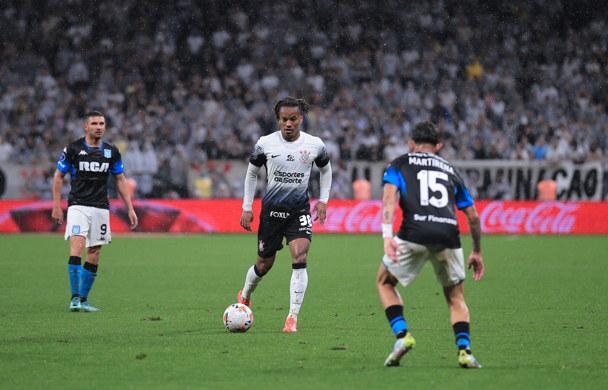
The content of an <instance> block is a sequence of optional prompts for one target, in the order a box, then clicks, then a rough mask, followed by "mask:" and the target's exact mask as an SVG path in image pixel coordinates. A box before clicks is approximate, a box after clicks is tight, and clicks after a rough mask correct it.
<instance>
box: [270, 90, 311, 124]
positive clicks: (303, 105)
mask: <svg viewBox="0 0 608 390" xmlns="http://www.w3.org/2000/svg"><path fill="white" fill-rule="evenodd" d="M283 107H297V108H298V110H299V111H300V114H302V115H304V114H308V110H310V104H308V103H307V102H306V100H304V99H296V98H294V97H292V96H287V97H286V98H285V99H282V100H279V101H278V102H277V104H275V105H274V108H273V109H272V112H274V118H275V119H276V120H277V121H278V120H279V113H280V112H281V108H283Z"/></svg>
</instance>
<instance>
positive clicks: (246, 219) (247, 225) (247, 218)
mask: <svg viewBox="0 0 608 390" xmlns="http://www.w3.org/2000/svg"><path fill="white" fill-rule="evenodd" d="M251 222H253V211H245V210H243V214H241V226H242V227H243V229H245V230H247V231H248V232H250V231H251Z"/></svg>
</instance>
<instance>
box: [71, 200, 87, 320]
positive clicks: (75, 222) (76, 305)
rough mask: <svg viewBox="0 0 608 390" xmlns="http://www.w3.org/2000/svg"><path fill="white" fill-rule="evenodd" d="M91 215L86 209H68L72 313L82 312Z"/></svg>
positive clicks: (77, 207) (73, 207) (79, 207)
mask: <svg viewBox="0 0 608 390" xmlns="http://www.w3.org/2000/svg"><path fill="white" fill-rule="evenodd" d="M90 220H91V218H90V215H89V214H88V212H87V210H86V208H85V207H82V206H71V207H68V215H67V220H66V227H65V239H66V240H69V241H70V258H69V260H68V274H69V278H70V290H71V292H72V297H71V298H70V311H80V309H81V306H80V295H79V294H80V278H81V273H82V254H83V251H84V248H85V245H86V238H85V237H86V236H87V235H88V234H89V227H90Z"/></svg>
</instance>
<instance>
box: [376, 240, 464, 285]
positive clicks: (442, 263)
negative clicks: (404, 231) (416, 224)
mask: <svg viewBox="0 0 608 390" xmlns="http://www.w3.org/2000/svg"><path fill="white" fill-rule="evenodd" d="M395 241H396V242H397V244H399V247H400V248H401V250H402V251H403V253H397V258H398V259H399V261H400V262H401V264H398V263H397V262H396V261H393V260H391V258H390V257H388V256H387V255H384V257H383V258H382V263H383V264H384V266H385V267H386V269H388V271H389V272H390V273H391V274H392V275H393V276H394V277H396V278H397V280H399V283H401V284H402V285H404V286H405V287H407V286H408V285H410V284H411V283H412V282H413V281H414V280H415V279H416V277H417V276H418V274H419V273H420V270H421V269H422V266H423V265H424V263H426V262H427V260H428V261H430V262H431V264H433V268H434V269H435V276H436V277H437V282H439V284H440V285H442V286H444V287H449V286H454V285H456V284H459V283H462V282H464V279H465V276H466V274H465V270H464V256H463V254H462V253H463V252H462V248H458V249H449V248H444V247H439V246H424V245H419V244H414V243H413V242H409V241H405V240H402V239H400V238H399V237H395Z"/></svg>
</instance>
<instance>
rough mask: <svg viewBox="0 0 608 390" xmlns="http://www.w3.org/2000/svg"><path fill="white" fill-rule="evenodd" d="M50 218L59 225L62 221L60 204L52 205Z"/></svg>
mask: <svg viewBox="0 0 608 390" xmlns="http://www.w3.org/2000/svg"><path fill="white" fill-rule="evenodd" d="M51 219H52V220H53V222H55V223H56V224H58V225H61V224H62V223H63V210H61V206H53V212H52V213H51Z"/></svg>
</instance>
